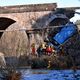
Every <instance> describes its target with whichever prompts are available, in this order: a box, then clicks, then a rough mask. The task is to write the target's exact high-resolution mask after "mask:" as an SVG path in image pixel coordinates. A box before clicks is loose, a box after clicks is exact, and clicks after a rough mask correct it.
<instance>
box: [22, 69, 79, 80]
mask: <svg viewBox="0 0 80 80" xmlns="http://www.w3.org/2000/svg"><path fill="white" fill-rule="evenodd" d="M21 73H22V77H21V80H80V70H76V71H74V70H43V69H41V70H38V69H36V70H32V69H27V70H25V69H24V70H21Z"/></svg>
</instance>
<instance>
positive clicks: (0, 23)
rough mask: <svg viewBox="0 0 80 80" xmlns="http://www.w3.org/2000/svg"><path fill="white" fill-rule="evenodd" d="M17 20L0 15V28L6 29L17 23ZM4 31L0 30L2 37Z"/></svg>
mask: <svg viewBox="0 0 80 80" xmlns="http://www.w3.org/2000/svg"><path fill="white" fill-rule="evenodd" d="M15 22H16V21H15V20H12V19H10V18H6V17H0V30H6V29H7V28H8V27H9V26H10V25H11V24H13V23H15ZM2 34H3V32H0V38H1V36H2Z"/></svg>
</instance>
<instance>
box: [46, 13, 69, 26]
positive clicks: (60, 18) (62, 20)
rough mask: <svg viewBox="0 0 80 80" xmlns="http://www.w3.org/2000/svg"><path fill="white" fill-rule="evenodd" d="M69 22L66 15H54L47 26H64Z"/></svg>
mask: <svg viewBox="0 0 80 80" xmlns="http://www.w3.org/2000/svg"><path fill="white" fill-rule="evenodd" d="M68 21H69V19H68V18H67V17H66V16H65V15H52V16H51V17H50V18H49V19H48V21H47V22H46V26H59V25H64V24H66V23H67V22H68Z"/></svg>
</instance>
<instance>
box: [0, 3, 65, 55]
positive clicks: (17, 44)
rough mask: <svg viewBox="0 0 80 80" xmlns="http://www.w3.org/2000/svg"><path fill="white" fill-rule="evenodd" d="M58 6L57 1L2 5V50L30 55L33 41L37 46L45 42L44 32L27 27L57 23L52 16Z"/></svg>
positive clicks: (0, 49) (0, 44)
mask: <svg viewBox="0 0 80 80" xmlns="http://www.w3.org/2000/svg"><path fill="white" fill-rule="evenodd" d="M56 8H57V4H56V3H51V4H35V5H18V6H5V7H0V51H1V52H3V53H5V55H6V56H9V55H11V56H20V55H23V54H26V53H27V55H28V54H29V53H30V50H31V49H30V48H31V45H32V43H35V44H36V47H37V46H38V45H39V44H41V42H43V37H44V36H43V33H44V32H43V31H40V32H33V33H29V32H26V31H25V29H26V30H27V29H28V30H31V29H34V28H42V27H46V26H50V25H51V26H53V25H56V23H55V22H54V23H53V18H52V16H53V12H54V11H55V9H56ZM60 21H61V20H59V21H58V22H60ZM63 21H64V20H62V22H63ZM35 33H36V34H35Z"/></svg>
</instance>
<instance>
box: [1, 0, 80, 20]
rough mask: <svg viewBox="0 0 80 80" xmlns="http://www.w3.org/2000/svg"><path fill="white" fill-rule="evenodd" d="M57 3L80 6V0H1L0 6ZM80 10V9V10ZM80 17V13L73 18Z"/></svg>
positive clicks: (66, 5) (58, 4)
mask: <svg viewBox="0 0 80 80" xmlns="http://www.w3.org/2000/svg"><path fill="white" fill-rule="evenodd" d="M43 3H57V6H58V7H80V0H0V6H11V5H26V4H43ZM78 12H80V10H78ZM77 19H80V15H76V17H75V18H73V19H72V20H73V21H75V20H77Z"/></svg>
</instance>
